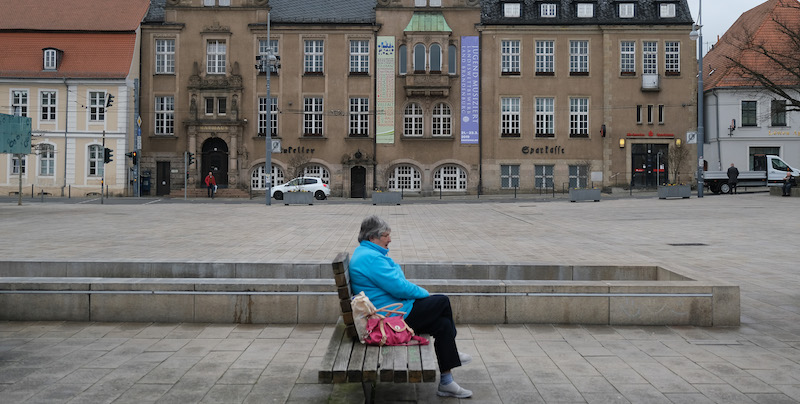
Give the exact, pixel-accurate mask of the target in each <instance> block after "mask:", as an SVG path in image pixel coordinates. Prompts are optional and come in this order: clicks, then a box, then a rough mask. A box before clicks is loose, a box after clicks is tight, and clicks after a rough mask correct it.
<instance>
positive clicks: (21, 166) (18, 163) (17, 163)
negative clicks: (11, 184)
mask: <svg viewBox="0 0 800 404" xmlns="http://www.w3.org/2000/svg"><path fill="white" fill-rule="evenodd" d="M27 162H28V156H25V155H23V156H22V160H20V158H19V154H13V155H12V156H11V174H12V175H19V174H20V172H22V175H28V170H27V168H26V166H27Z"/></svg>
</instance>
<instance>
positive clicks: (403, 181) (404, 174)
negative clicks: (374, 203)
mask: <svg viewBox="0 0 800 404" xmlns="http://www.w3.org/2000/svg"><path fill="white" fill-rule="evenodd" d="M388 185H389V189H390V190H392V191H399V190H401V189H408V190H411V191H419V189H420V187H421V186H422V179H421V176H420V174H419V170H417V169H416V168H414V167H413V166H409V165H400V166H397V167H395V168H394V170H392V172H391V174H390V175H389V184H388Z"/></svg>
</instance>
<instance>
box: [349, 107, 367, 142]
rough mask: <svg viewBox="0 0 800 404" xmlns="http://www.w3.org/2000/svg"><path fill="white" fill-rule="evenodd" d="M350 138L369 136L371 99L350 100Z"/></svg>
mask: <svg viewBox="0 0 800 404" xmlns="http://www.w3.org/2000/svg"><path fill="white" fill-rule="evenodd" d="M350 136H361V137H366V136H369V98H350Z"/></svg>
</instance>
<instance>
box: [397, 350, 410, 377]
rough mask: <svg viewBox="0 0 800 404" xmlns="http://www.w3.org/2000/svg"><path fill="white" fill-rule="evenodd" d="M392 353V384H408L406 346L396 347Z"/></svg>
mask: <svg viewBox="0 0 800 404" xmlns="http://www.w3.org/2000/svg"><path fill="white" fill-rule="evenodd" d="M395 348H397V349H396V350H395V353H394V382H395V383H407V382H408V348H410V347H407V346H398V347H395Z"/></svg>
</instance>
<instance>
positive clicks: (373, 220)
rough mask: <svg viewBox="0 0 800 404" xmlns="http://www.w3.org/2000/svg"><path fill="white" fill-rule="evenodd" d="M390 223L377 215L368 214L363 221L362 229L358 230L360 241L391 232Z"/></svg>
mask: <svg viewBox="0 0 800 404" xmlns="http://www.w3.org/2000/svg"><path fill="white" fill-rule="evenodd" d="M391 231H392V228H391V227H389V223H386V221H385V220H383V219H381V218H379V217H378V216H376V215H372V216H368V217H367V218H366V219H364V221H363V222H361V231H359V232H358V242H359V243H360V242H362V241H364V240H371V239H374V238H380V237H381V235H382V234H383V233H388V232H391Z"/></svg>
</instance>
